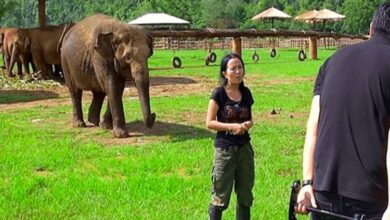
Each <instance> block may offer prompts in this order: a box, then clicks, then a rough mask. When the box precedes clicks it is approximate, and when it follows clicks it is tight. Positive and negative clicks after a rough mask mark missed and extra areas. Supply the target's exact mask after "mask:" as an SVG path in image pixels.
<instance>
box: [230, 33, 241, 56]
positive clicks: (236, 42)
mask: <svg viewBox="0 0 390 220" xmlns="http://www.w3.org/2000/svg"><path fill="white" fill-rule="evenodd" d="M232 52H233V53H236V54H239V55H240V56H241V57H242V53H241V37H233V41H232Z"/></svg>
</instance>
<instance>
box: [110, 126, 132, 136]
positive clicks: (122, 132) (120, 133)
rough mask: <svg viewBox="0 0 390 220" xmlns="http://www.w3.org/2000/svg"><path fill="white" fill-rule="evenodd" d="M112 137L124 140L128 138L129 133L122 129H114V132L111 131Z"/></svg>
mask: <svg viewBox="0 0 390 220" xmlns="http://www.w3.org/2000/svg"><path fill="white" fill-rule="evenodd" d="M112 135H113V136H114V137H116V138H125V137H129V136H130V135H129V132H128V131H126V130H124V129H122V128H114V130H112Z"/></svg>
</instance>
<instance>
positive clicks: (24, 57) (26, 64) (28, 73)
mask: <svg viewBox="0 0 390 220" xmlns="http://www.w3.org/2000/svg"><path fill="white" fill-rule="evenodd" d="M21 59H22V64H23V67H24V71H25V73H26V74H27V75H30V68H29V67H28V60H27V58H26V56H23V57H21Z"/></svg>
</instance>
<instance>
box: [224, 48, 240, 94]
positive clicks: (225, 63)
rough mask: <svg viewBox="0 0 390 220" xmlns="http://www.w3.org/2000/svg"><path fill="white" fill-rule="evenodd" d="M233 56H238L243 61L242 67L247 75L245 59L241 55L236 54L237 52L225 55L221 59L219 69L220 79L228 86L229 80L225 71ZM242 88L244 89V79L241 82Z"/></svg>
mask: <svg viewBox="0 0 390 220" xmlns="http://www.w3.org/2000/svg"><path fill="white" fill-rule="evenodd" d="M233 58H237V59H239V60H240V61H241V64H242V68H243V71H244V75H245V66H244V61H243V60H242V58H241V56H240V55H238V54H236V53H229V54H227V55H225V56H224V57H223V58H222V61H221V66H220V68H221V69H220V71H219V80H220V83H221V86H226V85H227V83H228V81H227V79H226V78H225V76H224V75H223V72H226V70H227V64H228V63H229V61H230V60H231V59H233ZM239 87H240V89H242V88H243V87H244V81H242V82H241V83H240V86H239Z"/></svg>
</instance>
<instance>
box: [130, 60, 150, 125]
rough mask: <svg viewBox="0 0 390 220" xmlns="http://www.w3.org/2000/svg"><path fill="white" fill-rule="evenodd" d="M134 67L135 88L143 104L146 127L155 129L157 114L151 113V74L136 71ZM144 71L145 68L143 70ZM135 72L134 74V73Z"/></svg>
mask: <svg viewBox="0 0 390 220" xmlns="http://www.w3.org/2000/svg"><path fill="white" fill-rule="evenodd" d="M134 69H137V68H133V66H132V75H133V78H134V82H135V86H136V88H137V92H138V97H139V100H140V103H141V109H142V113H143V117H144V122H145V125H146V127H148V128H151V127H153V124H154V121H155V119H156V114H155V113H151V111H150V96H149V72H148V71H147V67H146V71H145V70H144V71H136V70H135V71H134ZM142 69H144V68H142ZM133 71H134V72H133Z"/></svg>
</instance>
